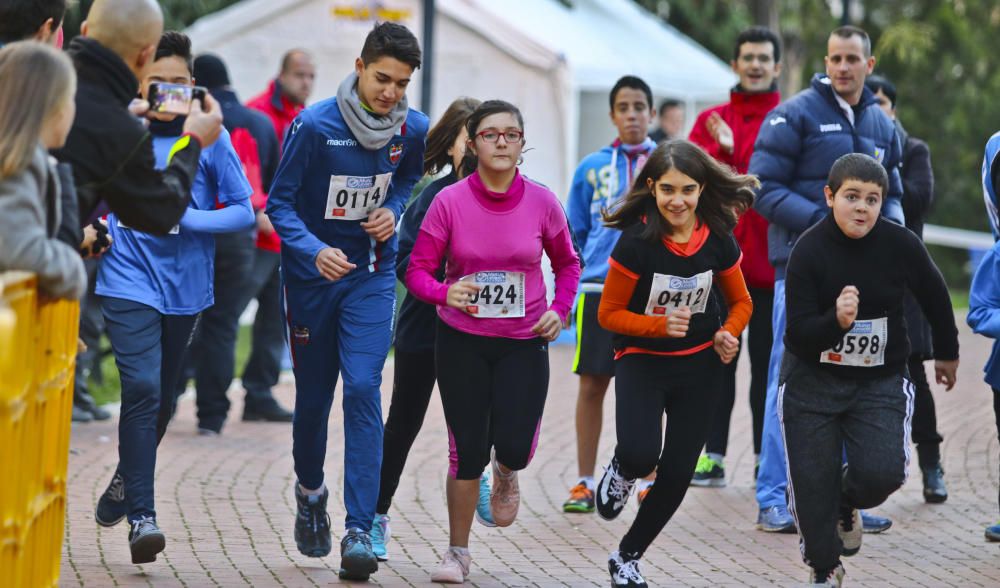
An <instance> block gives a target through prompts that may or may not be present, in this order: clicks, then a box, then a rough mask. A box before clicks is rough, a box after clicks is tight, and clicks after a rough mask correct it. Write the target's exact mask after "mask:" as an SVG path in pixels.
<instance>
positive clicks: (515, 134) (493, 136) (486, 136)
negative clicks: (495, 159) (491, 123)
mask: <svg viewBox="0 0 1000 588" xmlns="http://www.w3.org/2000/svg"><path fill="white" fill-rule="evenodd" d="M476 136H477V137H481V138H482V139H483V141H486V142H487V143H496V142H497V141H499V140H500V137H503V140H504V142H506V143H520V142H521V139H522V138H523V137H524V133H523V132H522V131H519V130H517V129H507V130H506V131H503V132H500V131H498V130H497V129H486V130H485V131H479V132H478V133H476Z"/></svg>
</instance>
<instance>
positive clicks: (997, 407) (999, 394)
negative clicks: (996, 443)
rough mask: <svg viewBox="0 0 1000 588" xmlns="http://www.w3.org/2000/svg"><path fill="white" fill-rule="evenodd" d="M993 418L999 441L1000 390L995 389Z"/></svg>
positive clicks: (999, 502)
mask: <svg viewBox="0 0 1000 588" xmlns="http://www.w3.org/2000/svg"><path fill="white" fill-rule="evenodd" d="M993 416H994V417H996V420H997V439H1000V390H997V389H996V388H993ZM997 505H998V506H1000V491H998V493H997Z"/></svg>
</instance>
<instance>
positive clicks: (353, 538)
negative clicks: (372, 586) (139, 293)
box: [337, 529, 378, 582]
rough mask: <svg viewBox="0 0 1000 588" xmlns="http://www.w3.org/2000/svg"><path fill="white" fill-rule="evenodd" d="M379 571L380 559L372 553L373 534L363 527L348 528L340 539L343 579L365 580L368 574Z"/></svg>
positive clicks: (341, 576)
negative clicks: (365, 530) (362, 528)
mask: <svg viewBox="0 0 1000 588" xmlns="http://www.w3.org/2000/svg"><path fill="white" fill-rule="evenodd" d="M377 571H378V559H376V558H375V554H374V553H372V538H371V535H369V534H368V533H366V532H364V531H362V530H361V529H348V530H347V534H346V535H344V538H343V539H341V540H340V572H339V573H338V574H337V575H338V576H339V577H340V579H341V580H356V581H358V582H365V581H367V580H368V576H370V575H371V574H374V573H375V572H377Z"/></svg>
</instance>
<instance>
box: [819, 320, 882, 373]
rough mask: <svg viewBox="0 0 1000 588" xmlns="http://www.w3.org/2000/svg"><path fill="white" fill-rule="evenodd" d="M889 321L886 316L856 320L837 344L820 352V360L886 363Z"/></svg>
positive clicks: (866, 364) (863, 364)
mask: <svg viewBox="0 0 1000 588" xmlns="http://www.w3.org/2000/svg"><path fill="white" fill-rule="evenodd" d="M888 323H889V321H888V319H887V318H885V317H882V318H877V319H870V320H864V321H860V320H859V321H854V326H853V327H851V330H850V331H849V332H848V333H847V334H846V335H844V337H843V338H842V339H841V340H840V341H839V342H837V344H836V345H834V346H833V347H832V348H830V349H827V350H826V351H824V352H823V353H820V354H819V362H820V363H830V364H833V365H847V366H854V367H877V366H880V365H884V364H885V346H886V343H888V333H889V325H888Z"/></svg>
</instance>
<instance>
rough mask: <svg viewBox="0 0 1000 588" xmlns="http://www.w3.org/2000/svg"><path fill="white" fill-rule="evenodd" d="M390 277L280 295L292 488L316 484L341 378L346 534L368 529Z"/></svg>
mask: <svg viewBox="0 0 1000 588" xmlns="http://www.w3.org/2000/svg"><path fill="white" fill-rule="evenodd" d="M395 286H396V277H395V274H394V273H393V272H392V271H379V272H375V273H361V272H359V273H356V274H354V275H352V276H348V277H347V278H344V279H343V280H340V281H337V282H333V283H331V284H328V285H327V284H324V285H322V286H313V287H301V286H295V285H286V286H285V288H284V291H283V295H284V299H285V312H286V318H287V322H288V338H289V345H290V348H291V352H292V361H293V365H294V372H295V419H294V422H293V428H292V436H293V446H292V455H293V457H294V459H295V474H296V476H298V480H299V483H300V484H302V485H303V486H304V487H306V488H309V489H316V488H319V487H320V486H321V485H322V484H323V463H324V461H325V459H326V443H327V422H328V421H329V418H330V406H331V405H332V403H333V391H334V388H335V387H336V385H337V376H338V374H342V375H343V377H344V400H343V407H344V505H345V506H346V508H347V520H346V528H354V527H356V528H359V529H362V530H365V531H369V530H370V529H371V524H372V519H373V518H374V516H375V503H376V501H377V500H378V490H379V471H380V469H381V467H382V403H381V391H380V389H379V388H380V386H381V384H382V367H383V365H384V364H385V358H386V355H388V353H389V344H390V343H391V340H392V320H393V313H394V311H395V303H396V290H395Z"/></svg>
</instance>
